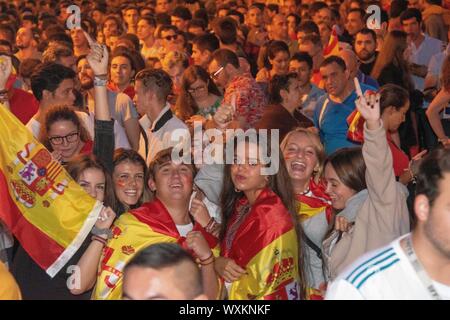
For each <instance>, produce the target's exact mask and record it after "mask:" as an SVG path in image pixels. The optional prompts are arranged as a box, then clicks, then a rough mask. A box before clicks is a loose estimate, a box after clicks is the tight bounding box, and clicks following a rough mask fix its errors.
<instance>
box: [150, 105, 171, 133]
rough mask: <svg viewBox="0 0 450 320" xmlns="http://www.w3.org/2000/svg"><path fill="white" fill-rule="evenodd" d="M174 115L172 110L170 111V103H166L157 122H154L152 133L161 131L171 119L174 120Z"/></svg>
mask: <svg viewBox="0 0 450 320" xmlns="http://www.w3.org/2000/svg"><path fill="white" fill-rule="evenodd" d="M172 117H173V114H172V110H170V105H169V103H166V106H165V107H164V109H162V110H161V112H160V113H159V115H158V117H157V118H156V120H155V121H153V125H152V127H151V131H152V132H156V131H158V130H159V129H161V128H162V127H163V126H164V125H165V124H166V123H167V122H168V121H169V120H170V119H172Z"/></svg>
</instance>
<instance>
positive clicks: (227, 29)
mask: <svg viewBox="0 0 450 320" xmlns="http://www.w3.org/2000/svg"><path fill="white" fill-rule="evenodd" d="M214 33H215V34H216V35H217V37H218V38H219V39H220V41H221V42H222V43H223V44H225V45H229V44H234V43H236V40H237V27H236V22H235V21H234V20H233V18H230V17H223V18H218V19H217V21H215V23H214Z"/></svg>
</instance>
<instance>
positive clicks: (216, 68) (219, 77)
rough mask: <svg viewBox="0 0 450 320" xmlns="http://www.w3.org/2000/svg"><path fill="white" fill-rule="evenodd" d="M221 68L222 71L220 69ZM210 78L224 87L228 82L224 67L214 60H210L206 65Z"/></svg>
mask: <svg viewBox="0 0 450 320" xmlns="http://www.w3.org/2000/svg"><path fill="white" fill-rule="evenodd" d="M220 68H222V71H220ZM208 71H209V74H210V75H211V79H213V80H214V82H215V83H216V85H217V86H219V87H222V88H224V89H225V88H226V87H227V84H228V74H227V71H226V68H225V67H222V66H220V65H219V64H218V63H217V61H216V60H213V61H211V63H210V64H209V67H208Z"/></svg>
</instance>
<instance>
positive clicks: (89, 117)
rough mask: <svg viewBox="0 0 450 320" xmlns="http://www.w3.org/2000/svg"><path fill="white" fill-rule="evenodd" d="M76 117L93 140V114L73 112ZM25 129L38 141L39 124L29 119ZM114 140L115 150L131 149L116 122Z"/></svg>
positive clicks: (123, 130)
mask: <svg viewBox="0 0 450 320" xmlns="http://www.w3.org/2000/svg"><path fill="white" fill-rule="evenodd" d="M75 113H76V114H77V116H78V117H79V118H80V120H81V122H82V124H83V126H84V127H85V128H86V130H87V131H88V133H89V136H90V137H91V138H92V140H94V123H95V117H94V114H93V113H90V114H87V113H85V112H80V111H75ZM26 127H27V128H28V129H29V130H30V131H31V133H32V134H33V136H34V137H35V138H36V139H38V138H39V133H40V131H41V124H40V123H39V122H38V121H37V120H36V119H35V118H31V119H30V121H28V123H27V125H26ZM114 140H115V148H116V149H119V148H124V149H131V146H130V143H129V142H128V138H127V135H126V133H125V129H124V128H123V127H122V126H121V125H120V124H119V123H118V122H117V121H114Z"/></svg>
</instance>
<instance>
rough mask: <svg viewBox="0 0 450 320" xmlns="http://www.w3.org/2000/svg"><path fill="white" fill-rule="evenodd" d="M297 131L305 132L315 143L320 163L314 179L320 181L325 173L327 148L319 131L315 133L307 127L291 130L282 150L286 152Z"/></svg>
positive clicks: (281, 146)
mask: <svg viewBox="0 0 450 320" xmlns="http://www.w3.org/2000/svg"><path fill="white" fill-rule="evenodd" d="M296 133H302V134H304V135H305V136H306V137H307V138H308V139H310V140H311V142H312V143H313V148H314V151H315V152H316V157H317V165H318V169H317V170H315V171H314V173H313V175H314V181H315V182H316V183H318V182H319V180H320V178H321V177H322V174H323V169H324V164H325V159H326V154H325V148H324V146H323V144H322V142H320V138H319V135H318V134H317V133H315V132H313V131H311V130H309V129H306V128H295V129H294V130H292V131H289V133H288V134H287V135H286V136H285V137H284V139H283V141H281V145H280V149H281V152H284V149H286V147H287V144H288V141H289V139H290V138H291V136H293V135H294V134H296Z"/></svg>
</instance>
